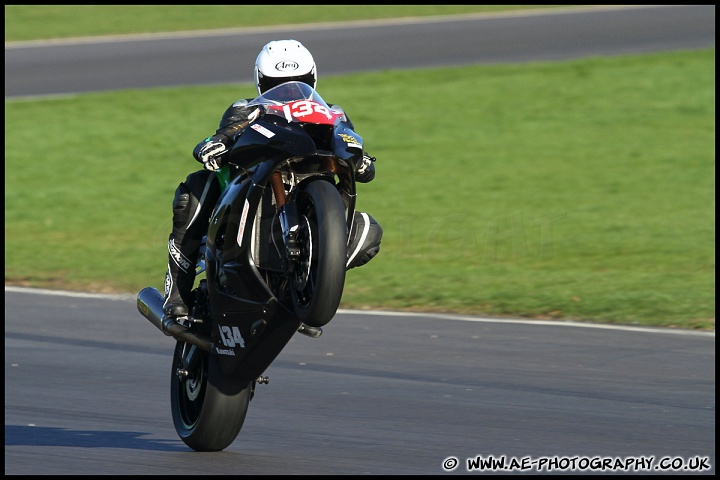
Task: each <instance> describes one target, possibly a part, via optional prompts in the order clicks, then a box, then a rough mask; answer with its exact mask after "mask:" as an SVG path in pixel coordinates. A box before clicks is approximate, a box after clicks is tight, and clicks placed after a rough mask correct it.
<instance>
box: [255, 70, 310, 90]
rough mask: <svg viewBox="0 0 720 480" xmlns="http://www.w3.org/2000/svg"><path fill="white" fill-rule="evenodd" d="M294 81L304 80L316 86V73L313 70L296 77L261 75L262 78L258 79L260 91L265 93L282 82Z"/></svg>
mask: <svg viewBox="0 0 720 480" xmlns="http://www.w3.org/2000/svg"><path fill="white" fill-rule="evenodd" d="M292 81H298V82H303V83H306V84H308V85H310V86H311V87H313V88H315V74H314V73H313V72H310V73H306V74H305V75H298V76H295V77H267V76H260V78H259V79H258V85H259V86H260V93H265V92H267V91H268V90H270V89H271V88H273V87H277V86H278V85H280V84H283V83H285V82H292Z"/></svg>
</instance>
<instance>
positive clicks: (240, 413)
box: [170, 342, 254, 452]
mask: <svg viewBox="0 0 720 480" xmlns="http://www.w3.org/2000/svg"><path fill="white" fill-rule="evenodd" d="M184 349H188V352H192V355H194V356H196V360H195V361H194V362H193V364H194V365H193V366H191V367H190V368H188V366H187V365H183V358H187V355H183V350H184ZM178 369H186V370H188V372H189V375H188V376H187V377H186V378H181V377H180V376H179V375H178V373H177V371H178ZM170 384H171V387H170V388H171V390H170V401H171V409H172V417H173V423H174V424H175V430H176V431H177V433H178V435H179V436H180V438H181V439H182V441H183V442H185V444H186V445H187V446H188V447H190V448H192V449H193V450H197V451H199V452H217V451H220V450H223V449H225V448H226V447H228V446H229V445H230V444H231V443H233V442H234V441H235V438H236V437H237V436H238V434H239V433H240V429H241V428H242V426H243V423H244V422H245V415H246V414H247V409H248V405H249V403H250V398H251V397H252V387H254V385H253V383H252V382H248V381H240V380H237V379H234V378H229V377H226V376H225V375H223V373H222V370H221V369H220V363H219V359H218V358H217V356H215V355H211V354H209V353H208V352H205V351H203V350H200V349H199V348H197V347H195V346H193V345H190V344H186V343H184V342H177V345H176V347H175V355H174V356H173V368H172V377H171V381H170Z"/></svg>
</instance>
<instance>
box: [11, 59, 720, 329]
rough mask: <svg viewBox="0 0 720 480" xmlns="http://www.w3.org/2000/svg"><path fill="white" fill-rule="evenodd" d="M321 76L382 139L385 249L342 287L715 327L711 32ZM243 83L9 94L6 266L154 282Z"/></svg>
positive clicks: (488, 310) (484, 309)
mask: <svg viewBox="0 0 720 480" xmlns="http://www.w3.org/2000/svg"><path fill="white" fill-rule="evenodd" d="M319 88H320V91H321V93H322V94H323V96H324V97H325V98H326V100H328V101H331V102H337V103H339V104H340V105H342V106H343V107H345V109H346V110H347V111H348V112H349V114H350V116H351V117H352V119H353V121H354V123H355V125H356V127H357V129H358V131H359V132H360V134H361V135H362V136H363V137H364V139H365V141H366V147H367V149H368V151H369V152H370V153H371V154H373V155H376V156H377V157H378V162H377V165H376V166H377V178H376V180H375V181H374V182H372V183H370V184H367V185H361V186H360V187H359V200H358V206H359V208H360V209H362V210H365V211H368V212H369V213H370V214H371V215H373V216H374V217H375V218H376V219H377V220H378V221H379V222H380V223H381V225H382V226H383V227H384V230H385V234H384V237H383V242H382V250H381V252H380V254H379V255H378V257H376V259H374V260H373V261H372V262H371V263H369V264H368V265H367V266H365V267H362V268H359V269H354V270H351V271H350V272H349V273H348V282H347V286H346V289H345V293H344V296H343V303H342V306H343V307H348V308H385V309H396V310H416V311H419V310H423V311H450V312H460V313H468V314H484V315H492V316H514V317H516V316H519V317H532V318H556V319H575V320H581V321H599V322H613V323H625V324H635V325H664V326H679V327H685V328H698V329H699V328H704V329H714V325H715V293H714V292H715V50H714V49H711V50H706V51H694V52H676V53H666V54H654V55H644V56H627V57H615V58H597V59H587V60H578V61H572V62H562V63H547V64H528V65H512V66H475V67H462V68H444V69H428V70H407V71H385V72H377V73H367V74H360V75H352V76H338V77H333V78H324V79H321V81H320V84H319ZM252 95H253V88H252V86H251V85H250V84H249V83H248V84H241V85H226V86H212V87H193V88H166V89H152V90H147V91H141V90H127V91H118V92H112V93H92V94H84V95H79V96H76V97H61V98H46V99H42V100H14V101H8V100H6V102H5V135H6V136H5V138H6V140H5V281H6V284H9V283H13V284H26V285H31V286H37V287H52V288H70V289H82V290H88V289H90V290H95V291H127V292H137V291H138V290H139V289H140V288H142V287H144V286H146V285H153V286H156V287H158V288H160V287H161V283H162V277H163V274H164V269H165V262H166V253H165V242H166V241H167V235H168V233H169V230H170V227H171V202H172V197H173V192H174V190H175V187H176V186H177V184H178V183H179V182H180V181H181V180H183V179H184V178H185V176H186V175H187V174H188V173H190V172H191V171H194V170H195V169H197V168H199V164H198V163H197V162H195V160H193V159H192V157H191V150H192V148H193V146H194V145H195V143H196V142H197V141H199V140H200V139H201V138H204V137H205V136H207V134H208V133H211V132H212V131H214V129H215V127H216V126H217V122H218V120H219V116H220V115H221V114H222V112H223V111H224V109H225V108H226V107H227V106H228V105H229V104H230V103H231V102H232V101H233V100H235V99H237V98H242V97H246V96H252ZM441 99H442V101H441Z"/></svg>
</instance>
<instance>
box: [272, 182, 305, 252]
mask: <svg viewBox="0 0 720 480" xmlns="http://www.w3.org/2000/svg"><path fill="white" fill-rule="evenodd" d="M272 189H273V194H274V195H275V205H276V206H277V209H278V215H279V216H280V227H281V228H282V235H283V242H284V243H285V251H286V253H287V256H288V259H289V260H290V265H293V264H294V263H295V260H296V259H297V258H298V257H299V256H300V248H299V247H298V244H297V230H298V225H299V222H300V219H299V218H298V211H297V205H295V204H294V203H287V198H286V196H285V185H284V184H283V181H282V173H280V172H273V174H272Z"/></svg>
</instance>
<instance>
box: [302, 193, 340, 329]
mask: <svg viewBox="0 0 720 480" xmlns="http://www.w3.org/2000/svg"><path fill="white" fill-rule="evenodd" d="M297 206H298V213H299V216H300V219H301V222H300V228H299V229H298V239H297V241H298V247H299V248H300V260H299V261H298V263H297V268H296V270H295V273H294V278H293V281H291V282H290V295H291V298H292V301H293V307H294V308H295V314H296V315H297V317H298V318H299V319H300V321H301V322H303V323H304V324H306V325H310V326H312V327H322V326H323V325H325V324H327V323H328V322H329V321H330V320H332V318H333V317H334V316H335V313H336V312H337V309H338V306H339V305H340V299H341V298H342V293H343V288H344V286H345V271H346V269H345V261H346V256H347V247H346V245H347V238H348V233H347V223H346V221H345V206H344V205H343V202H342V199H341V198H340V194H339V193H338V191H337V189H336V188H335V186H334V185H333V184H332V183H330V182H327V181H325V180H316V181H314V182H311V183H310V184H309V185H308V186H307V187H306V188H305V189H304V190H303V191H302V192H300V193H299V194H298V197H297Z"/></svg>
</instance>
